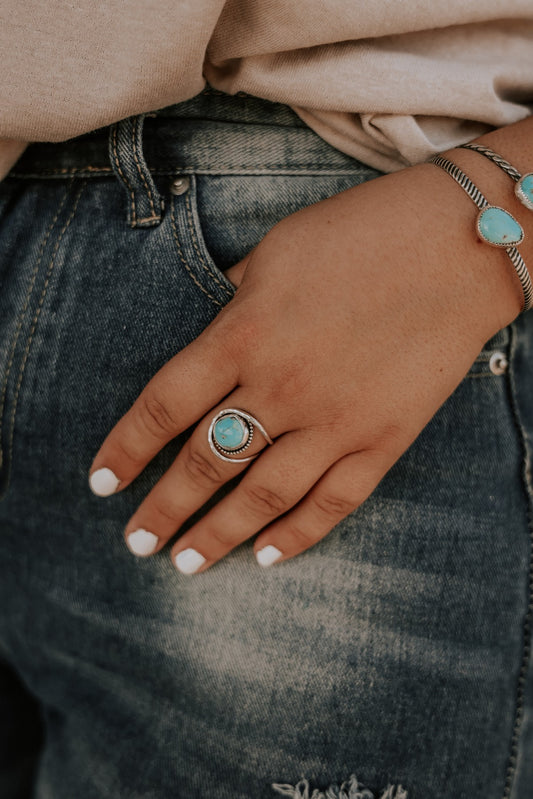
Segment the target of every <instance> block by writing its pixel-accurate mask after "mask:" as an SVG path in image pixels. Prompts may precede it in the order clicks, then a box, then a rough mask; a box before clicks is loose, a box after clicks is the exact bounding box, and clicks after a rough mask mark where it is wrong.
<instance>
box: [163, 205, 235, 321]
mask: <svg viewBox="0 0 533 799" xmlns="http://www.w3.org/2000/svg"><path fill="white" fill-rule="evenodd" d="M170 221H171V224H172V236H173V238H174V241H175V243H176V249H177V251H178V256H179V259H180V261H181V263H182V264H183V266H184V267H185V269H186V270H187V272H188V274H189V276H190V278H191V279H192V281H193V283H194V284H195V285H196V286H198V288H199V289H200V291H203V293H204V294H206V295H207V296H208V297H209V299H210V300H211V301H212V302H214V303H215V305H217V306H218V307H219V308H223V307H224V304H223V303H222V302H220V300H217V298H216V297H214V296H213V295H212V294H211V293H210V292H209V291H208V290H207V289H206V288H205V286H203V285H202V284H201V283H200V281H199V280H198V278H197V277H196V275H195V274H194V272H193V271H192V269H191V267H190V266H189V264H188V263H187V259H186V258H185V256H184V255H183V250H182V248H181V244H180V240H179V236H178V229H177V225H176V212H175V205H174V203H171V205H170Z"/></svg>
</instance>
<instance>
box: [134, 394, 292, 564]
mask: <svg viewBox="0 0 533 799" xmlns="http://www.w3.org/2000/svg"><path fill="white" fill-rule="evenodd" d="M242 393H243V392H242V390H241V391H239V390H237V391H236V392H235V393H234V394H232V395H231V396H230V397H229V398H228V399H227V400H226V401H225V402H224V404H221V405H219V406H218V407H216V408H214V409H213V410H212V411H211V412H210V413H209V415H208V416H206V417H205V418H204V419H203V420H202V421H201V422H200V423H199V424H198V426H197V427H196V429H195V431H194V432H193V434H192V436H191V437H190V438H189V439H188V441H187V442H186V443H185V444H184V446H183V448H182V450H181V452H180V453H179V455H178V457H177V458H176V460H175V461H174V463H173V464H172V465H171V467H170V468H169V469H168V470H167V472H166V473H165V474H164V475H163V477H162V478H161V479H160V480H159V481H158V483H157V484H156V485H155V486H154V487H153V489H152V490H151V491H150V493H149V494H148V495H147V497H146V498H145V500H144V501H143V502H142V504H141V505H140V506H139V507H138V509H137V510H136V512H135V513H134V515H133V516H132V517H131V519H130V520H129V522H128V524H127V526H126V529H125V537H126V543H127V545H128V547H129V549H130V550H131V551H132V552H133V553H134V554H136V555H142V556H144V555H152V554H153V553H155V552H157V551H158V550H159V549H161V548H162V547H163V546H164V545H165V543H166V542H167V541H168V539H169V538H170V537H171V536H172V535H174V533H175V532H176V531H177V530H178V529H179V528H180V527H181V525H182V524H183V523H184V522H185V521H186V520H187V519H188V518H189V517H190V516H192V514H193V513H195V512H196V511H197V510H198V509H199V508H201V507H202V506H203V505H204V504H205V503H206V502H207V501H208V500H209V499H210V497H211V496H212V495H213V494H214V493H215V492H216V491H217V490H218V489H219V488H220V487H221V486H222V485H224V483H226V482H228V480H231V479H232V478H234V477H235V476H236V475H238V474H240V473H241V472H242V471H243V470H244V469H245V468H246V467H247V466H248V465H249V461H248V460H246V461H244V460H241V459H245V458H250V457H254V456H255V455H257V454H258V453H259V452H260V451H261V450H262V449H263V448H264V447H265V446H266V445H267V441H266V440H265V438H264V437H263V435H262V434H261V432H260V430H259V429H258V427H257V425H254V430H253V437H252V438H251V443H249V445H248V446H247V448H246V450H245V451H243V452H238V451H237V452H236V453H235V455H232V454H230V453H228V454H227V456H226V457H227V460H226V459H222V458H220V457H217V456H216V454H215V453H214V451H213V449H212V447H211V446H210V444H209V437H208V433H209V428H210V425H211V423H212V420H213V419H214V418H215V417H216V415H217V414H218V413H219V412H220V411H222V410H223V409H226V408H246V409H249V408H250V407H251V406H252V404H253V403H250V398H249V397H248V398H247V400H246V399H244V398H241V395H242ZM269 425H271V426H270V427H269V428H267V430H268V433H269V435H271V436H277V435H280V433H282V432H285V431H284V429H283V428H282V426H281V424H280V423H279V422H277V423H276V421H275V420H274V419H272V420H269ZM222 454H223V453H222Z"/></svg>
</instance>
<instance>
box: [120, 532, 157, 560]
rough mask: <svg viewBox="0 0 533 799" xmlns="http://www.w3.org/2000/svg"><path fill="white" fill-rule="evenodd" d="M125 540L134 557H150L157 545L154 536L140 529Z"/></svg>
mask: <svg viewBox="0 0 533 799" xmlns="http://www.w3.org/2000/svg"><path fill="white" fill-rule="evenodd" d="M126 540H127V544H128V546H129V548H130V549H131V551H132V552H133V554H134V555H151V554H152V552H154V551H155V549H156V547H157V545H158V543H159V538H158V537H157V536H156V535H154V534H153V533H150V532H149V531H148V530H143V529H142V528H140V529H139V530H135V532H134V533H130V534H129V536H128V537H127V539H126Z"/></svg>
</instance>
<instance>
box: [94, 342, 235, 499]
mask: <svg viewBox="0 0 533 799" xmlns="http://www.w3.org/2000/svg"><path fill="white" fill-rule="evenodd" d="M222 341H223V337H218V336H216V335H212V334H211V331H210V329H209V328H208V329H207V330H206V331H204V333H203V334H202V335H201V336H200V337H199V338H198V339H196V340H195V341H194V342H193V343H192V344H190V345H189V346H188V347H187V348H186V349H184V350H183V351H182V352H180V353H179V354H178V355H176V356H175V357H174V358H172V359H171V360H170V361H168V363H166V364H165V366H164V367H163V368H162V369H160V370H159V372H157V374H156V375H155V376H154V377H153V378H152V379H151V380H150V382H149V383H148V384H147V385H146V387H145V388H144V390H143V391H142V393H141V394H140V395H139V397H138V399H137V400H136V402H135V403H134V404H133V405H132V407H131V408H130V410H129V411H128V412H127V413H126V414H125V416H123V417H122V419H120V421H119V422H118V423H117V424H116V425H115V427H114V428H113V429H112V430H111V432H110V433H109V435H108V436H107V438H106V439H105V441H104V443H103V444H102V446H101V448H100V450H99V451H98V453H97V455H96V457H95V459H94V461H93V464H92V466H91V470H90V477H89V483H90V486H91V488H92V490H93V492H94V493H95V494H98V495H99V496H108V495H109V494H112V493H114V492H115V491H116V490H117V489H119V488H120V489H122V488H124V487H125V486H127V485H128V483H130V482H131V481H132V480H133V479H134V478H135V477H137V475H138V474H139V473H140V472H141V471H142V470H143V469H144V467H145V466H146V464H147V463H148V462H149V461H150V460H151V459H152V458H153V457H154V456H155V455H156V454H157V453H158V452H159V450H161V449H162V448H163V446H164V445H165V444H167V443H168V442H169V441H170V440H171V439H172V438H175V437H176V436H177V435H179V433H181V432H183V431H184V430H186V429H187V428H188V427H190V425H191V424H193V423H194V422H195V421H197V420H198V419H199V418H201V417H202V416H203V415H204V414H205V413H206V412H207V411H208V410H209V409H210V408H212V407H213V406H214V405H216V404H217V403H218V402H219V401H220V399H221V398H222V397H224V396H225V395H226V394H228V393H229V392H230V391H231V390H232V389H233V388H234V387H235V385H236V383H237V380H238V372H237V368H236V365H235V363H234V362H233V361H232V359H231V358H230V357H229V355H228V352H227V350H225V349H224V348H223V345H222Z"/></svg>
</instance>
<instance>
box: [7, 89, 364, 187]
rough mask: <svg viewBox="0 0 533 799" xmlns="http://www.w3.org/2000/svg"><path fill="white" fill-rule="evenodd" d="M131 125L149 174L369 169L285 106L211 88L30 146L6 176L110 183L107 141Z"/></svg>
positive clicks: (287, 172)
mask: <svg viewBox="0 0 533 799" xmlns="http://www.w3.org/2000/svg"><path fill="white" fill-rule="evenodd" d="M128 124H129V126H130V128H132V129H133V128H135V135H137V138H138V142H141V139H142V142H141V144H142V151H143V152H142V155H143V157H144V160H145V162H146V165H147V167H148V169H149V170H150V172H151V174H153V175H171V174H175V173H180V174H182V173H187V172H190V173H192V172H196V173H200V174H220V173H226V174H227V173H234V174H246V173H250V174H265V173H269V172H272V171H275V172H277V173H278V174H279V173H286V174H290V173H292V172H295V173H301V172H302V171H309V170H313V171H319V172H324V173H331V174H335V173H347V172H349V173H353V172H354V171H357V170H362V171H363V170H364V171H365V172H367V171H368V169H369V168H368V167H366V166H365V165H364V164H361V163H360V162H359V161H357V160H356V159H354V158H351V157H350V156H347V155H345V154H344V153H341V152H340V151H338V150H336V149H335V148H334V147H332V146H330V145H329V144H327V143H326V142H325V141H324V140H323V139H321V138H320V137H319V136H318V135H317V134H315V133H314V132H313V131H312V130H311V129H310V128H309V127H307V126H306V125H305V123H303V122H302V121H301V120H300V118H299V117H298V116H297V115H296V114H295V113H294V112H293V111H292V110H291V109H290V108H288V107H287V106H284V105H281V104H279V103H272V102H269V101H267V100H261V99H259V98H256V97H251V96H250V95H245V94H238V95H228V94H224V93H222V92H219V91H216V90H214V89H211V88H209V87H208V88H207V89H205V90H204V91H203V92H202V93H201V94H199V95H197V96H196V97H193V98H192V99H191V100H187V101H185V102H183V103H178V104H176V105H172V106H169V107H167V108H163V109H160V110H158V111H154V112H152V113H148V114H140V115H137V116H133V117H130V118H129V119H128V120H122V121H121V122H118V123H116V125H110V126H109V127H104V128H99V129H98V130H95V131H92V132H91V133H87V134H84V135H83V136H78V137H76V138H74V139H69V140H67V141H64V142H54V143H37V144H32V145H30V146H29V147H28V149H27V151H26V152H25V153H24V155H23V156H22V158H21V159H20V160H19V161H18V162H17V164H16V165H15V167H14V168H13V170H12V171H11V172H10V176H12V177H24V178H59V179H61V178H65V177H70V176H78V177H88V178H92V177H106V176H110V175H111V174H112V172H113V163H112V159H111V163H110V153H109V147H108V145H109V140H110V136H111V135H112V134H113V130H114V129H115V127H116V126H118V130H119V134H118V139H120V138H121V137H120V133H121V132H123V129H125V128H126V127H127V126H128ZM132 135H133V134H132ZM126 136H127V137H128V136H130V133H129V132H128V133H126ZM132 141H133V139H132ZM137 149H139V143H138V145H137ZM139 156H140V154H139ZM376 174H378V173H377V172H376Z"/></svg>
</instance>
